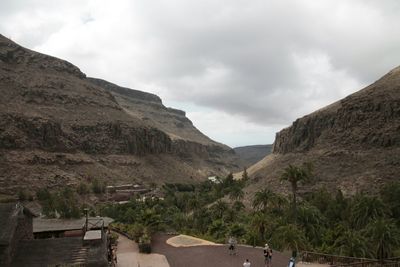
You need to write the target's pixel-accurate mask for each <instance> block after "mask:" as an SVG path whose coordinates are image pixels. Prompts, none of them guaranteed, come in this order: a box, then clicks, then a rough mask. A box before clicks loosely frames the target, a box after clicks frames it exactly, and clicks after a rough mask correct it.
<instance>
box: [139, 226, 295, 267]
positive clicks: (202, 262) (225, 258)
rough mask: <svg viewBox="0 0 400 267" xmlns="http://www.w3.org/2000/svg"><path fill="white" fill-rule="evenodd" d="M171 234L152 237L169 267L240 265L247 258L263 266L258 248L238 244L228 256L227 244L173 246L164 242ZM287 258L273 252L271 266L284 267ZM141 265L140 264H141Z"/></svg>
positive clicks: (230, 266) (239, 266) (155, 249)
mask: <svg viewBox="0 0 400 267" xmlns="http://www.w3.org/2000/svg"><path fill="white" fill-rule="evenodd" d="M171 237H172V236H169V235H163V234H158V235H156V236H155V237H154V238H153V242H152V249H153V251H154V252H155V253H159V254H163V255H165V256H166V257H167V259H168V262H169V264H170V265H171V267H235V266H238V267H241V266H243V262H244V260H245V259H249V260H250V262H251V266H252V267H264V257H263V251H262V249H260V248H253V247H244V246H239V248H238V255H236V256H233V255H232V256H230V255H229V253H228V248H227V246H224V245H222V246H194V247H173V246H171V245H169V244H167V243H166V241H167V240H168V239H169V238H171ZM288 261H289V258H288V257H287V256H284V255H283V254H281V253H279V252H274V255H273V258H272V267H286V266H287V263H288ZM141 267H142V266H141Z"/></svg>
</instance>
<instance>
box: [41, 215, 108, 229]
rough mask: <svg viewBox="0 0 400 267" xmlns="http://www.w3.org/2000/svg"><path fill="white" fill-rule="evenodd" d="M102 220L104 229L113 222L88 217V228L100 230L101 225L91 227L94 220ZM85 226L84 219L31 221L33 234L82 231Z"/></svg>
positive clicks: (105, 218) (106, 219)
mask: <svg viewBox="0 0 400 267" xmlns="http://www.w3.org/2000/svg"><path fill="white" fill-rule="evenodd" d="M99 219H103V220H104V227H108V225H109V224H110V223H111V222H113V221H114V220H113V219H111V218H109V217H89V222H90V223H91V224H89V226H90V228H101V225H100V224H98V225H93V224H95V222H96V220H99ZM84 225H85V218H81V219H43V218H34V219H33V233H41V232H57V231H71V230H79V229H82V228H83V226H84Z"/></svg>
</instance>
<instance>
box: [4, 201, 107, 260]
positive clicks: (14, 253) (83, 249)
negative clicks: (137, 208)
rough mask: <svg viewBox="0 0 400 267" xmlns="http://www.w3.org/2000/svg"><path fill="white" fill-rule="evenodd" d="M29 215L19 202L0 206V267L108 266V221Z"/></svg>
mask: <svg viewBox="0 0 400 267" xmlns="http://www.w3.org/2000/svg"><path fill="white" fill-rule="evenodd" d="M33 216H34V215H33V213H31V212H30V211H29V210H28V209H27V208H25V207H24V206H22V205H21V204H20V203H7V204H0V266H2V267H9V266H13V267H14V266H15V267H19V266H21V267H22V266H99V267H103V266H104V267H105V266H109V251H108V247H109V240H108V236H107V233H106V228H107V227H108V226H109V224H110V223H111V222H112V219H111V218H101V217H90V218H88V219H87V220H86V218H83V219H78V220H60V219H41V218H33ZM74 231H76V232H74ZM34 236H35V237H37V238H38V239H34ZM46 237H51V238H46ZM54 237H59V238H54Z"/></svg>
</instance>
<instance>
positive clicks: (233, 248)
mask: <svg viewBox="0 0 400 267" xmlns="http://www.w3.org/2000/svg"><path fill="white" fill-rule="evenodd" d="M228 245H229V255H232V254H233V255H236V239H235V238H234V237H233V236H231V237H229V240H228Z"/></svg>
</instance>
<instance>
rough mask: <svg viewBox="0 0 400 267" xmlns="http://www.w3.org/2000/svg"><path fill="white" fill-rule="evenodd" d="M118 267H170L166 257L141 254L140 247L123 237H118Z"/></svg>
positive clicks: (154, 254)
mask: <svg viewBox="0 0 400 267" xmlns="http://www.w3.org/2000/svg"><path fill="white" fill-rule="evenodd" d="M117 267H170V266H169V264H168V261H167V259H166V257H165V256H164V255H160V254H156V253H151V254H141V253H139V248H138V245H137V244H136V243H135V242H134V241H132V240H130V239H128V238H126V237H125V236H123V235H119V237H118V245H117Z"/></svg>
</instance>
